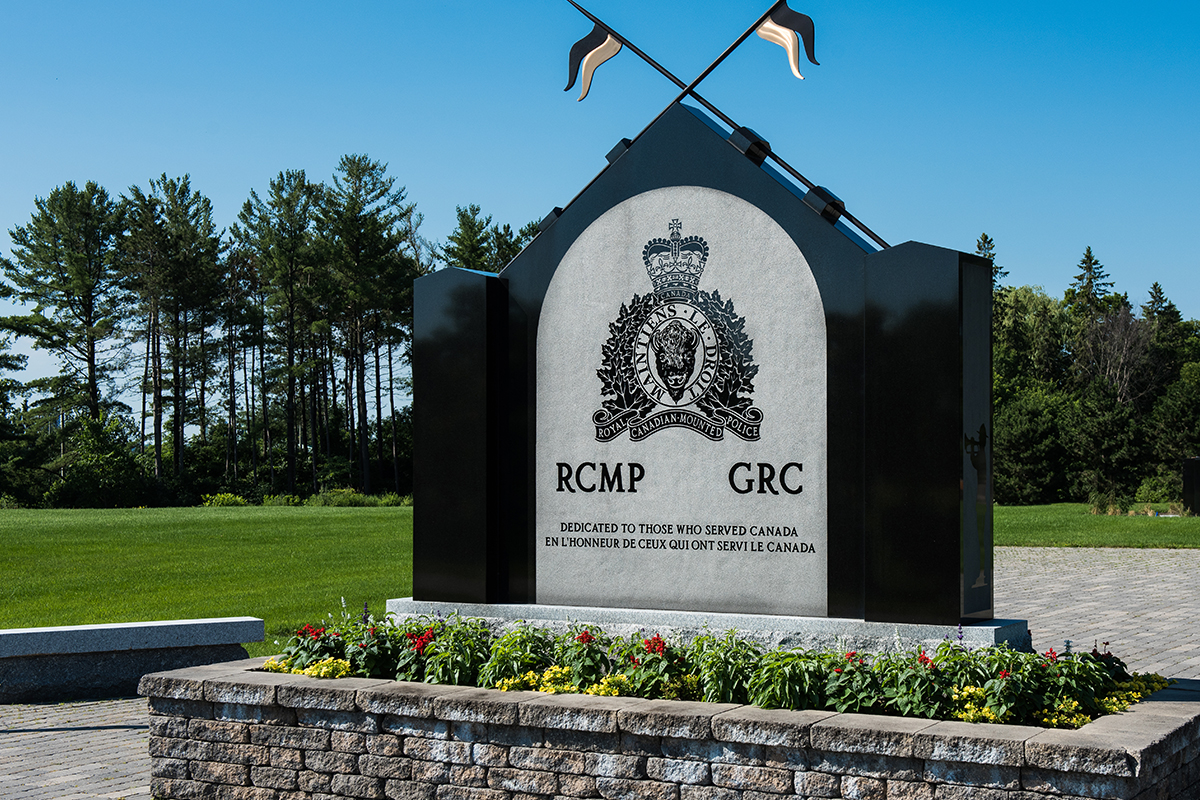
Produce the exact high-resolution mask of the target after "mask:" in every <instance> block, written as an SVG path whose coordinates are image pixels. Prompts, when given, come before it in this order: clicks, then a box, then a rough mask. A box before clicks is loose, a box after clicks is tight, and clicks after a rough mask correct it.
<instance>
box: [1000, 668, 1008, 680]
mask: <svg viewBox="0 0 1200 800" xmlns="http://www.w3.org/2000/svg"><path fill="white" fill-rule="evenodd" d="M1007 677H1008V670H1006V669H1002V670H1000V680H1004V679H1005V678H1007Z"/></svg>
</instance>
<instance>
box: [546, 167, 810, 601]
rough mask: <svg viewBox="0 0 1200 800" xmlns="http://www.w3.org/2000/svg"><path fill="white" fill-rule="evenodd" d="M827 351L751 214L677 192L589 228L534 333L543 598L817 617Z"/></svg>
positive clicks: (703, 192)
mask: <svg viewBox="0 0 1200 800" xmlns="http://www.w3.org/2000/svg"><path fill="white" fill-rule="evenodd" d="M668 236H670V237H671V238H668ZM672 243H673V244H672ZM672 247H674V250H675V251H678V252H676V253H675V254H674V255H672V252H673V251H672ZM689 248H690V250H689ZM656 253H657V255H655V254H656ZM656 259H657V260H656ZM681 265H686V267H683V266H681ZM826 350H827V347H826V328H825V310H824V305H823V303H822V298H821V294H820V291H819V290H818V288H817V283H816V280H815V278H814V277H813V273H812V270H811V269H810V267H809V264H808V262H807V260H806V258H805V256H804V254H803V253H802V252H801V250H800V249H799V248H798V247H797V246H796V243H795V242H794V241H793V240H792V238H791V237H790V236H789V235H788V234H787V233H785V232H784V230H783V229H782V228H781V227H780V225H779V223H777V222H776V221H775V220H774V219H773V218H772V217H770V216H768V215H767V214H766V213H765V212H763V211H762V210H761V209H759V208H758V207H756V206H754V205H752V204H751V203H749V202H747V201H745V200H743V199H741V198H739V197H735V196H734V195H732V194H728V193H726V192H721V191H718V190H715V189H710V188H706V187H700V186H675V187H668V188H663V189H655V190H652V191H648V192H644V193H642V194H639V195H636V196H634V197H631V198H630V199H628V200H626V201H624V202H622V203H619V204H618V205H616V206H615V207H613V208H611V209H610V210H608V211H607V212H606V213H604V214H603V215H601V216H600V218H599V219H597V220H596V221H595V222H593V223H592V224H591V225H590V226H588V228H587V229H586V230H584V232H583V233H582V234H581V235H580V236H579V238H578V239H577V240H576V241H575V243H574V244H573V245H572V246H571V248H570V249H569V250H568V251H567V253H566V255H565V256H564V257H563V259H562V261H561V262H560V264H559V265H558V268H557V270H556V271H555V273H554V278H553V280H552V281H551V283H550V286H549V288H548V290H547V292H546V297H545V301H544V303H543V305H542V313H541V319H540V322H539V327H538V339H537V375H538V380H537V452H536V475H537V479H536V486H537V489H536V491H537V528H536V530H537V536H536V556H537V599H538V600H539V601H540V602H546V603H565V604H580V605H592V604H594V605H602V606H624V607H630V608H645V607H656V608H676V609H686V610H703V611H717V612H732V613H738V612H750V611H752V610H754V611H757V610H766V611H770V612H771V613H776V614H804V615H809V616H825V615H826V614H827V613H828V593H827V580H828V577H827V560H828V512H827V506H828V499H827V497H828V491H827V475H828V457H827V451H828V445H827V441H826V440H827V436H828V434H827V418H826V402H827V394H828V393H827V388H826V382H827V377H826V374H827V369H826ZM673 381H674V382H675V383H673Z"/></svg>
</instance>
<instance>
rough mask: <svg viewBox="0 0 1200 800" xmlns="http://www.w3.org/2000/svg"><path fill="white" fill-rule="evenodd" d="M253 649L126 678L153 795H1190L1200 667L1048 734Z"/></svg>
mask: <svg viewBox="0 0 1200 800" xmlns="http://www.w3.org/2000/svg"><path fill="white" fill-rule="evenodd" d="M262 661H263V659H252V660H247V661H241V662H235V663H229V664H214V665H210V666H205V667H196V668H192V669H186V670H177V671H174V672H166V673H159V674H154V675H147V676H146V677H145V678H143V680H142V682H141V685H140V687H139V691H140V692H141V694H143V695H146V696H147V697H149V704H150V713H151V726H150V729H151V741H150V754H151V757H152V763H153V767H152V774H153V776H154V777H153V779H152V786H151V789H152V791H153V792H154V793H155V794H156V796H162V797H192V796H208V795H207V794H205V793H206V792H217V793H219V792H222V791H232V790H228V789H221V788H220V787H221V786H243V787H258V789H261V790H262V792H264V793H269V791H271V790H274V791H276V792H277V795H273V796H278V797H284V796H287V797H310V796H315V795H317V794H325V795H333V796H341V797H390V798H405V799H406V800H471V799H474V800H516V796H517V795H530V794H532V795H542V796H552V795H554V796H574V797H580V798H585V797H602V798H605V799H606V800H630V798H635V797H636V798H657V800H786V798H791V797H803V796H820V797H846V798H849V797H885V796H886V797H910V798H928V799H932V798H934V797H935V796H936V797H937V798H949V797H980V796H982V797H988V798H996V799H998V798H1012V800H1018V798H1019V799H1020V800H1032V799H1033V798H1037V797H1045V798H1051V797H1061V796H1062V795H1064V794H1065V795H1071V796H1075V797H1114V798H1143V797H1144V798H1149V797H1193V796H1197V795H1198V794H1200V759H1198V758H1197V756H1198V755H1200V681H1181V682H1180V684H1179V685H1178V686H1175V687H1172V688H1170V689H1166V690H1163V691H1161V692H1158V693H1157V694H1155V695H1154V696H1152V697H1151V698H1149V699H1147V700H1145V701H1143V702H1142V703H1139V704H1137V705H1136V706H1134V707H1133V708H1131V709H1130V710H1129V711H1128V712H1126V713H1123V714H1116V715H1112V716H1108V717H1102V718H1101V719H1099V720H1096V721H1094V722H1092V723H1090V724H1088V725H1086V726H1084V727H1083V728H1081V729H1079V730H1073V731H1067V730H1047V729H1042V728H1032V727H1023V726H1010V725H988V724H969V723H963V722H944V721H936V720H927V719H915V718H904V717H885V716H877V715H866V714H835V713H832V712H827V711H783V710H766V709H761V708H756V707H753V706H737V705H718V704H708V703H687V702H673V701H665V700H642V699H637V698H620V697H616V698H611V697H589V696H582V695H546V694H541V693H537V692H499V691H495V690H488V689H475V688H469V687H460V686H438V685H429V684H420V683H403V682H396V681H390V680H369V679H362V678H347V679H338V680H318V679H314V678H306V677H303V676H297V675H282V674H276V673H267V672H259V671H256V668H257V667H258V666H259V665H261V663H262ZM242 791H250V790H249V789H244V790H242ZM287 791H291V792H296V793H297V794H294V795H285V792H287ZM255 796H256V797H257V796H258V795H257V794H256V795H255ZM263 796H264V797H265V796H266V794H263Z"/></svg>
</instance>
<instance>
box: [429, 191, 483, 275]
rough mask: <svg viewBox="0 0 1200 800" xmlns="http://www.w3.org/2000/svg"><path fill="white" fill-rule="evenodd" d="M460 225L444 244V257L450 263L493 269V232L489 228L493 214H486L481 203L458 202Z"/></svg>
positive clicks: (461, 267)
mask: <svg viewBox="0 0 1200 800" xmlns="http://www.w3.org/2000/svg"><path fill="white" fill-rule="evenodd" d="M455 212H456V213H457V214H458V227H456V228H455V229H454V231H453V232H452V233H451V234H450V235H449V236H448V237H446V239H447V241H448V244H447V245H446V246H445V247H443V248H442V252H441V256H442V261H444V262H445V263H446V266H448V267H458V268H460V269H474V270H480V271H482V272H494V271H495V270H493V269H492V266H493V265H494V264H495V259H494V257H493V248H494V236H493V234H492V232H491V230H489V227H488V226H490V225H491V224H492V218H491V216H490V215H489V216H486V217H485V216H483V215H482V211H481V210H480V208H479V206H477V205H475V204H474V203H472V204H471V205H468V206H467V207H466V208H464V207H462V206H457V207H456V208H455Z"/></svg>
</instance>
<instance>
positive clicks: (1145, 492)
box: [1133, 465, 1183, 503]
mask: <svg viewBox="0 0 1200 800" xmlns="http://www.w3.org/2000/svg"><path fill="white" fill-rule="evenodd" d="M1182 496H1183V472H1182V471H1180V470H1172V469H1168V468H1167V467H1166V466H1165V465H1159V468H1158V472H1156V473H1155V474H1153V475H1147V476H1146V477H1145V478H1144V479H1143V480H1142V483H1141V485H1140V486H1138V490H1137V494H1136V495H1134V498H1133V499H1134V500H1136V501H1137V502H1139V503H1173V502H1176V501H1177V500H1179V498H1180V497H1182Z"/></svg>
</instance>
